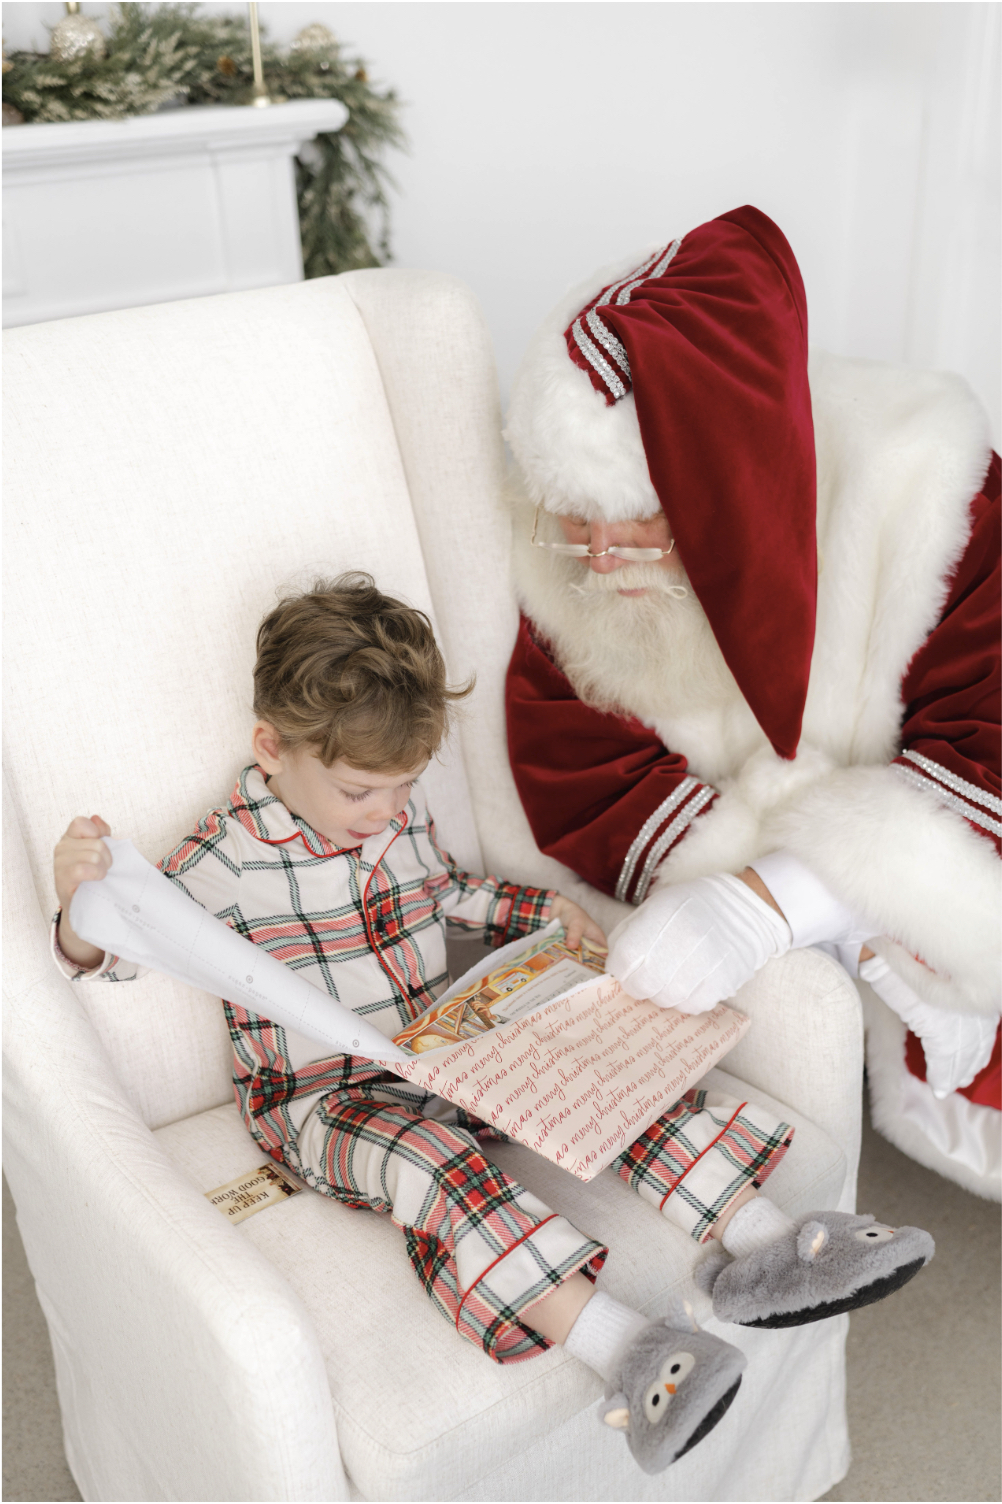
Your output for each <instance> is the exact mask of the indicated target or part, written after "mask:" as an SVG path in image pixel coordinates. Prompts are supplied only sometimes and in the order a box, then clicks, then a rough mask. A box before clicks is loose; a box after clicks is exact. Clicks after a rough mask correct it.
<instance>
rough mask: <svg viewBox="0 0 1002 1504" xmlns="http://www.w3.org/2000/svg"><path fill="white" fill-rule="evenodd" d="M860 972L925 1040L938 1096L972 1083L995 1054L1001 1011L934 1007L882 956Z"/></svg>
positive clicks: (929, 1073) (928, 1070)
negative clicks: (990, 1013)
mask: <svg viewBox="0 0 1002 1504" xmlns="http://www.w3.org/2000/svg"><path fill="white" fill-rule="evenodd" d="M859 974H860V976H861V977H862V978H863V981H864V982H869V984H870V986H871V987H872V988H873V990H874V992H875V993H876V994H877V996H878V997H880V998H882V999H883V1001H884V1002H885V1003H886V1004H887V1006H888V1008H890V1009H892V1010H893V1012H895V1013H896V1014H897V1015H898V1017H899V1018H900V1019H901V1021H902V1023H905V1024H907V1025H908V1027H909V1029H911V1031H912V1033H913V1034H917V1035H918V1037H919V1039H921V1041H922V1049H923V1050H924V1052H925V1078H926V1081H927V1082H928V1083H929V1086H930V1087H931V1088H932V1094H933V1096H935V1097H948V1096H949V1095H950V1093H951V1092H953V1091H957V1090H958V1088H959V1087H961V1086H970V1084H971V1082H972V1081H973V1080H974V1078H975V1076H976V1075H977V1074H978V1072H979V1071H980V1070H984V1068H985V1066H986V1065H987V1064H988V1061H989V1060H990V1059H991V1053H992V1049H993V1047H994V1045H995V1035H996V1033H997V1032H998V1026H999V1018H998V1014H995V1015H994V1016H992V1017H985V1016H983V1015H981V1014H978V1013H952V1012H948V1011H947V1009H945V1008H934V1007H933V1006H932V1004H931V1003H927V1002H924V1001H923V999H922V998H920V997H918V996H917V995H916V994H915V993H914V992H913V991H912V989H911V988H910V987H909V985H908V983H907V982H906V981H904V980H903V979H902V978H901V977H899V976H898V974H897V972H896V971H892V969H891V968H890V966H888V964H887V962H886V961H885V960H884V958H883V957H882V956H873V957H872V958H871V959H870V960H869V961H861V962H860V965H859Z"/></svg>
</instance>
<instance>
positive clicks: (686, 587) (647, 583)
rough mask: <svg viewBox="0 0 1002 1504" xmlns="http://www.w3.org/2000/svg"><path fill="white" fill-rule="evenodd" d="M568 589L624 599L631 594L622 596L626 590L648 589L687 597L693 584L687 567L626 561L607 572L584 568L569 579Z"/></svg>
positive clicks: (577, 593)
mask: <svg viewBox="0 0 1002 1504" xmlns="http://www.w3.org/2000/svg"><path fill="white" fill-rule="evenodd" d="M568 590H569V591H570V593H571V594H572V595H577V596H582V595H588V596H596V595H604V596H609V595H617V596H619V598H620V600H624V601H626V600H629V599H630V597H629V596H623V595H620V592H621V591H623V590H647V591H650V592H652V593H657V594H660V595H662V596H667V597H668V598H669V599H671V600H685V598H686V597H687V596H688V595H690V594H691V590H692V587H691V585H690V584H689V579H688V576H687V575H686V573H685V570H684V569H682V568H680V567H678V568H675V569H672V570H667V569H664V568H662V566H661V565H659V564H627V565H625V566H624V567H623V568H622V569H613V570H611V571H610V572H609V573H608V574H598V573H597V572H596V571H595V570H594V569H581V570H580V571H579V572H576V573H575V575H573V576H572V577H571V578H570V579H569V580H568Z"/></svg>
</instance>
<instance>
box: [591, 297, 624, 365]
mask: <svg viewBox="0 0 1002 1504" xmlns="http://www.w3.org/2000/svg"><path fill="white" fill-rule="evenodd" d="M585 322H586V323H587V325H588V328H589V329H590V330H591V332H592V334H594V336H595V338H596V339H597V340H598V342H599V344H600V345H601V346H602V349H603V350H604V351H605V353H606V354H607V355H611V356H612V358H613V360H614V361H615V362H616V364H617V365H618V366H619V368H620V370H621V371H622V372H623V375H624V376H625V377H626V379H627V381H629V380H630V357H629V356H628V355H627V353H626V351H625V350H624V349H623V346H622V345H621V344H620V342H619V340H618V339H617V338H616V336H615V335H614V334H613V332H612V330H611V329H607V328H606V326H605V324H603V322H602V320H601V319H600V318H599V316H598V314H597V313H596V312H595V310H594V308H591V309H589V310H588V313H587V314H586V315H585Z"/></svg>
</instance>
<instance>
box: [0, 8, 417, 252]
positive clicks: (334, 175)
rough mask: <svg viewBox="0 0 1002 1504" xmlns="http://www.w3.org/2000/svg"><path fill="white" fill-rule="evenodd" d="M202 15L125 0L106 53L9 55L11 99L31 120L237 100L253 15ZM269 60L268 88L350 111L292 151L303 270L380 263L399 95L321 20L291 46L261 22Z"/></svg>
mask: <svg viewBox="0 0 1002 1504" xmlns="http://www.w3.org/2000/svg"><path fill="white" fill-rule="evenodd" d="M197 12H198V6H197V5H194V4H168V5H158V6H146V5H141V4H136V3H123V4H121V5H118V6H116V7H115V8H114V9H113V10H112V12H111V16H110V21H109V27H108V33H107V53H106V56H104V57H102V58H96V57H94V56H92V55H90V56H85V57H82V58H75V59H73V60H72V61H66V62H57V61H56V60H54V59H53V58H51V57H49V56H48V55H46V54H43V53H36V52H12V53H10V54H9V56H8V58H7V63H8V65H9V67H8V71H6V72H5V73H4V76H3V97H4V103H5V104H11V105H13V106H14V107H15V108H16V109H17V110H19V111H20V112H21V114H22V115H23V116H24V119H25V121H26V122H31V121H54V120H121V119H124V118H125V117H126V116H128V115H149V114H151V113H152V112H153V111H154V110H157V109H159V108H160V107H161V106H162V105H165V104H168V103H169V102H178V103H180V102H182V101H183V102H185V103H187V104H235V103H239V102H241V101H242V99H243V98H245V97H246V96H247V93H248V91H249V89H250V86H251V83H252V81H253V68H252V64H251V47H250V32H249V28H248V25H247V21H246V18H245V17H243V16H235V15H216V16H204V15H199V14H198V13H197ZM262 61H263V64H264V79H265V84H266V86H267V89H268V92H269V93H270V94H271V95H273V96H284V97H285V98H286V99H339V100H340V101H341V102H342V103H343V104H344V105H345V106H346V107H347V109H348V119H347V121H346V122H345V124H344V126H343V127H342V128H341V130H340V131H330V132H325V133H323V134H321V135H319V136H317V137H316V139H315V141H313V142H310V143H308V144H307V145H306V146H304V147H303V149H302V150H301V152H300V154H299V156H298V157H297V158H296V189H297V193H298V198H299V223H300V230H301V234H302V241H303V267H304V270H305V273H306V276H307V277H322V276H326V275H327V274H328V273H331V272H343V271H350V270H353V269H354V268H356V267H363V266H380V265H382V264H383V263H384V262H385V261H386V260H388V259H389V256H390V242H389V202H388V199H387V188H388V187H389V186H391V181H392V180H391V179H390V177H389V174H388V172H387V170H386V168H385V166H384V165H383V162H382V153H383V152H384V151H385V149H386V148H387V147H390V146H397V147H400V146H403V145H404V136H403V132H402V130H401V127H400V124H399V119H398V116H399V103H398V100H397V96H396V94H395V93H394V91H393V90H392V89H390V90H386V91H385V92H383V93H381V92H379V91H378V90H377V89H374V88H373V87H372V85H371V84H370V83H369V81H368V76H367V73H366V69H365V66H364V64H363V63H362V62H361V61H360V60H359V59H358V58H349V57H346V56H345V55H344V54H343V53H342V51H341V48H340V45H339V44H338V42H337V40H336V38H334V37H333V36H331V34H330V32H328V31H327V29H326V27H323V26H313V27H308V28H307V29H306V31H305V32H304V33H301V34H300V39H298V40H297V41H296V42H294V43H293V44H292V46H291V47H290V48H289V49H288V50H287V51H286V52H281V51H280V50H279V49H278V48H277V47H276V46H275V45H274V44H273V43H271V42H269V41H268V40H267V38H266V36H265V34H264V28H262ZM11 128H16V127H11Z"/></svg>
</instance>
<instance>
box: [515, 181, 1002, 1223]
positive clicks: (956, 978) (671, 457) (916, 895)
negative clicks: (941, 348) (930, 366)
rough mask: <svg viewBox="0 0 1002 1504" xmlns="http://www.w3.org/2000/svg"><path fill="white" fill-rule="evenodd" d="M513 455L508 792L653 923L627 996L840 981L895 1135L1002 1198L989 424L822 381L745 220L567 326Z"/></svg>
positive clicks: (540, 347) (950, 391) (874, 371)
mask: <svg viewBox="0 0 1002 1504" xmlns="http://www.w3.org/2000/svg"><path fill="white" fill-rule="evenodd" d="M507 437H508V440H509V442H510V445H511V448H512V451H513V453H514V456H515V460H516V466H517V477H516V478H517V485H516V487H515V495H514V498H513V505H514V509H515V568H516V585H517V589H518V592H519V595H520V600H521V605H522V608H523V613H524V614H523V619H522V623H521V628H520V632H519V637H518V641H517V644H516V647H515V652H514V656H513V658H512V661H511V666H510V669H509V674H508V736H509V747H510V754H511V763H512V769H513V772H514V776H515V781H516V783H517V785H518V789H519V793H520V795H521V798H522V801H523V804H524V806H525V810H526V813H527V815H528V818H529V821H530V824H531V826H532V829H533V832H534V834H535V836H536V840H537V842H538V844H539V846H540V848H541V849H542V850H543V851H545V852H547V853H548V854H550V855H552V856H554V857H556V858H558V859H559V860H560V861H562V862H564V863H565V864H566V865H567V866H568V867H571V868H573V869H574V871H576V872H577V873H579V874H580V875H581V876H582V877H584V878H586V879H587V880H588V881H589V882H591V883H594V884H595V885H596V886H597V887H599V888H601V889H602V890H603V891H605V892H607V893H612V894H615V896H616V897H618V898H620V899H625V900H628V901H629V902H631V903H633V904H635V905H638V909H637V912H636V914H634V915H631V916H630V917H629V918H628V919H627V920H626V921H625V922H624V923H623V924H621V925H620V926H619V927H618V929H617V930H616V931H614V932H613V935H612V936H611V937H610V938H611V946H612V948H611V953H610V969H611V970H612V971H613V972H614V973H615V975H616V976H617V977H618V978H619V979H620V981H621V982H622V983H623V985H624V987H625V988H626V989H627V991H629V992H631V993H633V994H634V995H635V996H637V997H651V998H654V999H655V1000H656V1001H658V1002H661V1003H663V1004H664V1005H666V1006H673V1007H677V1008H681V1009H683V1010H687V1011H689V1012H695V1011H701V1010H702V1009H704V1008H709V1007H712V1006H713V1005H714V1004H715V1003H717V1002H719V1001H721V1000H723V999H724V998H728V997H731V996H733V994H734V993H735V991H736V990H737V988H738V987H739V986H740V985H741V984H742V983H743V982H745V981H746V980H747V979H748V978H749V977H750V976H751V975H752V973H753V972H754V971H756V970H757V969H758V968H759V967H761V966H763V965H765V964H766V963H767V962H768V960H769V959H770V957H772V956H775V955H777V954H779V953H780V952H781V951H783V950H784V949H787V948H789V947H790V946H806V945H821V946H823V947H825V948H827V949H828V950H829V951H831V952H832V953H833V954H836V955H837V956H838V958H839V959H840V960H841V961H842V963H843V964H844V965H845V966H846V968H847V969H848V970H849V972H850V973H851V974H852V975H853V976H856V975H858V976H860V977H862V978H863V980H864V981H866V982H867V983H868V984H869V986H868V987H867V988H862V989H861V991H862V992H863V993H864V1001H865V1002H866V1004H867V1010H868V1018H867V1023H868V1062H869V1070H870V1080H871V1092H872V1102H873V1111H874V1117H875V1120H876V1122H877V1124H878V1126H879V1127H880V1128H881V1129H882V1131H883V1132H884V1133H885V1134H886V1135H887V1137H888V1138H890V1139H891V1140H892V1141H893V1142H894V1143H896V1144H898V1145H899V1146H900V1147H901V1148H902V1149H904V1150H905V1151H906V1152H907V1153H909V1154H911V1155H912V1156H913V1157H914V1158H916V1159H917V1160H919V1161H921V1162H922V1163H924V1164H926V1165H930V1166H932V1167H933V1168H935V1169H936V1170H938V1171H940V1172H941V1173H943V1174H946V1175H949V1176H951V1177H952V1178H954V1179H955V1180H957V1181H959V1182H960V1183H961V1184H962V1185H965V1186H967V1187H968V1188H969V1189H971V1190H974V1191H977V1192H978V1193H980V1194H982V1195H989V1196H992V1195H993V1196H996V1197H997V1196H998V1195H999V1194H1000V1152H999V1134H998V1125H999V1113H998V1109H999V1105H1000V1104H999V1077H1000V1069H999V1043H998V1032H999V1031H998V1021H999V1009H1000V955H999V914H1000V908H999V898H1000V881H999V874H1000V864H999V860H998V855H999V837H1000V835H1002V821H1000V816H1002V800H1000V798H999V795H1000V779H999V497H1000V472H999V459H998V456H997V455H993V454H992V452H991V448H990V443H989V428H988V422H987V419H986V416H985V413H984V411H983V410H982V408H981V406H980V404H979V403H978V401H977V399H976V398H975V397H974V395H973V394H972V392H971V391H970V389H969V388H968V386H967V385H966V383H965V382H964V381H963V380H962V379H961V378H960V377H957V376H953V375H942V374H931V373H928V372H922V371H915V370H911V369H904V368H901V367H892V366H887V365H880V364H876V363H873V362H870V361H861V360H846V359H842V358H838V357H835V356H831V355H826V354H822V353H821V352H819V351H812V352H811V353H810V355H808V342H807V305H806V298H805V293H804V287H803V282H802V280H801V276H800V271H799V268H798V266H797V262H796V260H795V258H794V255H793V252H792V250H791V249H790V246H789V244H788V243H787V241H786V239H785V238H784V236H783V235H782V233H781V232H780V230H779V229H778V228H777V226H776V225H775V224H773V223H772V221H771V220H770V219H768V218H767V217H766V216H765V215H764V214H762V213H760V212H759V211H758V210H757V209H754V208H751V207H745V208H742V209H737V210H735V211H734V212H733V213H730V214H724V215H721V216H720V218H719V219H715V220H712V221H711V222H710V223H708V224H704V225H701V226H700V227H699V228H698V229H696V230H693V231H692V232H691V233H690V234H688V235H686V236H685V237H684V238H683V239H682V240H680V241H679V240H676V241H673V242H672V243H671V244H670V245H668V246H666V247H662V248H659V249H658V250H657V251H656V252H654V253H653V254H649V255H648V256H646V258H638V257H631V258H629V259H628V260H626V261H624V262H623V263H622V264H621V265H619V266H613V267H607V268H605V269H604V270H603V271H601V272H599V273H597V274H596V275H595V276H594V277H593V278H592V279H591V280H590V281H589V282H588V283H586V284H585V285H583V286H581V287H578V288H576V289H575V290H574V291H573V292H571V293H569V294H568V295H567V297H566V298H565V299H564V300H563V301H562V302H561V303H560V304H559V305H558V306H557V307H556V308H555V309H554V311H553V312H552V314H551V315H550V316H549V318H548V319H547V320H546V321H545V323H544V324H543V326H542V328H541V329H540V330H539V332H538V333H537V335H536V337H535V339H534V340H533V342H532V344H531V345H530V347H529V350H528V352H527V354H526V357H525V359H524V361H523V363H522V366H521V368H520V371H519V373H518V376H517V378H516V381H515V385H514V389H513V393H512V399H511V406H510V411H509V416H508V428H507ZM870 988H872V989H873V991H872V992H871V991H870V990H869V989H870ZM874 994H876V995H877V996H875V995H874ZM878 997H879V999H882V1000H883V1001H882V1002H880V1001H878V1000H877V998H878Z"/></svg>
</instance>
